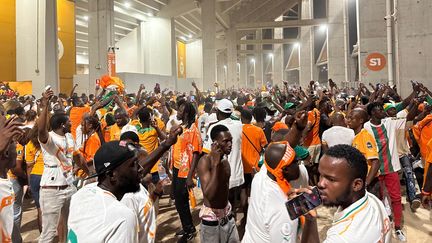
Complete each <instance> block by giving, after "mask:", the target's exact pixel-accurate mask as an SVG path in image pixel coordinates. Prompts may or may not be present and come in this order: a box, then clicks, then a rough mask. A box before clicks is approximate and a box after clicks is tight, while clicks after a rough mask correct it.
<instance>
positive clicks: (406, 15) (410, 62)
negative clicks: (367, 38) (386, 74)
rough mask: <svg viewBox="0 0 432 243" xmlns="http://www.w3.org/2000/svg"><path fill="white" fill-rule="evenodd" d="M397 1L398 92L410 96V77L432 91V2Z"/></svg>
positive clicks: (396, 61) (396, 63) (396, 60)
mask: <svg viewBox="0 0 432 243" xmlns="http://www.w3.org/2000/svg"><path fill="white" fill-rule="evenodd" d="M397 2H398V6H397V9H398V11H397V15H396V18H397V24H396V27H397V28H398V31H397V34H398V35H397V36H396V37H395V45H396V46H395V49H396V48H397V49H398V53H397V54H398V56H397V58H396V59H395V65H396V66H399V75H400V77H399V81H400V82H398V83H397V84H398V91H399V92H400V93H401V95H402V97H407V96H408V95H409V94H410V93H411V91H412V87H411V83H410V80H416V81H419V82H422V83H423V84H424V85H425V86H427V87H428V88H429V89H430V90H432V82H431V81H430V79H431V77H432V68H431V58H432V49H431V48H430V43H432V28H431V26H432V18H430V16H429V13H430V10H431V9H432V1H415V2H410V1H403V0H399V1H397ZM395 33H396V32H395ZM396 71H397V70H396ZM396 73H397V72H396Z"/></svg>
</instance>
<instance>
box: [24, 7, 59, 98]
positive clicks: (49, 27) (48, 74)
mask: <svg viewBox="0 0 432 243" xmlns="http://www.w3.org/2000/svg"><path fill="white" fill-rule="evenodd" d="M38 3H39V4H38ZM57 50H58V43H57V1H51V0H41V1H26V0H16V71H17V72H16V73H17V80H22V81H25V80H31V81H32V87H33V88H32V89H33V90H32V91H33V94H34V95H36V96H39V95H40V94H42V92H43V91H44V88H45V87H46V86H47V85H50V86H51V88H52V90H53V91H54V92H55V93H58V92H59V88H60V87H59V67H58V55H57Z"/></svg>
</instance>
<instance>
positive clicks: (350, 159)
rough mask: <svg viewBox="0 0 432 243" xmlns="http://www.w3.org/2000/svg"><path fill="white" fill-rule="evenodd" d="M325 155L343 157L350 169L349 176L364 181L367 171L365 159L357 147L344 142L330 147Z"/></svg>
mask: <svg viewBox="0 0 432 243" xmlns="http://www.w3.org/2000/svg"><path fill="white" fill-rule="evenodd" d="M325 155H327V156H330V157H333V158H338V159H345V160H346V161H347V163H348V165H349V168H350V169H351V173H350V175H351V178H352V179H356V178H360V179H362V180H363V182H366V175H367V172H368V166H367V161H366V158H365V157H364V155H363V154H362V153H361V152H360V151H359V150H358V149H356V148H354V147H352V146H349V145H346V144H339V145H335V146H332V147H330V148H329V149H328V150H327V152H326V153H325Z"/></svg>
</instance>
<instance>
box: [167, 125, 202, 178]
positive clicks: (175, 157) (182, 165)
mask: <svg viewBox="0 0 432 243" xmlns="http://www.w3.org/2000/svg"><path fill="white" fill-rule="evenodd" d="M201 150H202V147H201V134H200V132H199V130H198V127H197V126H196V125H195V123H194V124H192V126H191V127H190V128H189V129H186V128H185V129H184V130H183V133H182V134H181V135H179V136H178V139H177V143H176V144H174V146H173V147H172V151H173V152H172V161H173V166H174V167H175V168H176V169H178V170H179V172H178V177H179V178H187V175H188V174H189V170H190V167H191V165H192V158H193V153H194V152H198V153H201Z"/></svg>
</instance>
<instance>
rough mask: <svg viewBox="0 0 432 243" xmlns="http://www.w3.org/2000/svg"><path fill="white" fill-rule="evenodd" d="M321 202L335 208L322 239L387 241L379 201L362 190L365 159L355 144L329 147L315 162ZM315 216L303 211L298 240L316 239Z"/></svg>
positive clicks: (334, 242) (386, 225) (387, 228)
mask: <svg viewBox="0 0 432 243" xmlns="http://www.w3.org/2000/svg"><path fill="white" fill-rule="evenodd" d="M318 170H319V173H320V175H321V177H320V180H319V182H318V189H319V192H320V195H321V200H322V202H323V204H324V206H328V207H334V206H337V207H338V209H337V211H336V213H335V215H334V219H333V223H332V226H331V228H330V229H329V230H328V231H327V237H326V239H325V240H324V243H338V242H352V243H356V242H383V243H384V242H390V237H391V233H390V232H391V225H390V220H389V218H388V216H387V212H386V210H385V208H384V205H383V204H382V202H381V201H380V200H379V199H378V198H377V197H375V196H374V195H373V194H371V193H369V192H367V191H366V175H367V170H368V168H367V162H366V158H365V157H364V156H363V154H362V153H360V151H358V150H357V149H356V148H354V147H351V146H348V145H336V146H333V147H331V148H330V149H329V150H328V151H327V152H326V153H325V154H324V156H323V157H322V158H321V160H320V163H319V168H318ZM316 222H317V221H316V218H315V217H313V216H311V215H307V216H306V223H305V226H304V230H303V234H302V242H310V243H315V242H317V243H318V242H320V241H319V237H318V230H317V223H316Z"/></svg>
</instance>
